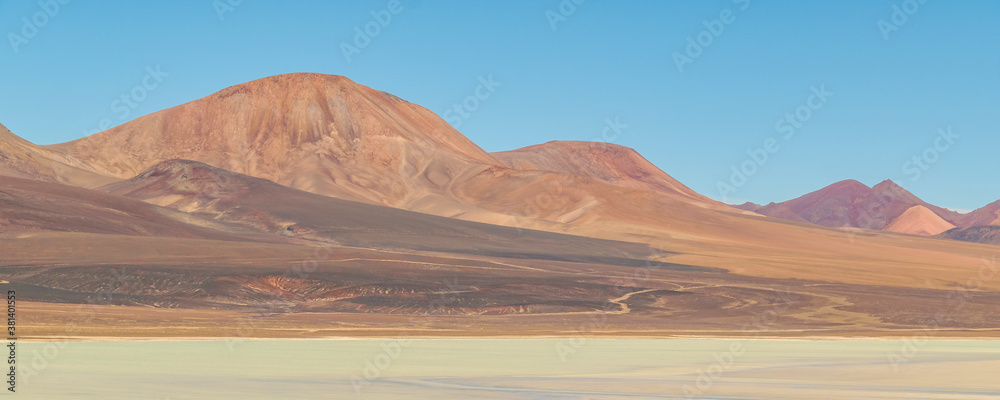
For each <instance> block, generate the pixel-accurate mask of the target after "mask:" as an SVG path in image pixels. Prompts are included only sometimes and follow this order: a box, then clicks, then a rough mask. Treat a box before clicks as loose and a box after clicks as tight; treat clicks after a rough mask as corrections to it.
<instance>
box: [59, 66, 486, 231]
mask: <svg viewBox="0 0 1000 400" xmlns="http://www.w3.org/2000/svg"><path fill="white" fill-rule="evenodd" d="M45 148H46V149H48V150H51V151H53V152H56V153H60V154H64V155H66V156H68V157H73V158H76V159H79V160H82V161H83V162H85V163H86V164H87V165H90V166H93V167H94V168H96V169H97V170H98V171H100V172H101V173H103V174H106V175H109V176H114V177H118V178H121V179H128V178H131V177H133V176H135V175H137V174H139V173H141V172H143V171H145V170H146V169H148V168H150V167H152V166H153V165H155V164H157V163H159V162H162V161H166V160H171V159H187V160H194V161H200V162H204V163H206V164H209V165H212V166H215V167H218V168H222V169H226V170H229V171H234V172H239V173H243V174H247V175H250V176H255V177H259V178H263V179H267V180H271V181H274V182H277V183H279V184H282V185H286V186H289V187H293V188H296V189H301V190H305V191H309V192H313V193H317V194H322V195H326V196H332V197H338V198H343V199H351V200H360V201H366V202H369V203H373V204H384V205H391V206H397V207H402V208H410V207H411V206H412V203H414V202H419V201H421V199H424V198H427V197H437V198H438V199H437V201H438V202H444V201H448V200H449V198H450V196H448V194H447V192H448V186H449V185H450V183H451V181H452V180H453V179H454V178H455V177H456V176H458V175H460V174H462V173H463V171H465V170H467V169H469V168H470V167H472V166H480V165H498V164H499V162H498V161H497V160H495V159H494V158H493V157H492V156H490V155H489V154H487V153H486V152H485V151H483V150H482V149H480V148H479V147H478V146H476V145H475V144H474V143H472V142H471V141H469V140H468V139H466V138H465V137H464V136H463V135H462V134H460V133H458V131H456V130H455V129H454V128H452V127H451V126H450V125H449V124H448V123H447V122H445V121H444V120H442V119H441V118H439V117H438V116H437V115H435V114H434V113H433V112H431V111H429V110H427V109H425V108H423V107H420V106H417V105H415V104H412V103H409V102H406V101H403V100H401V99H399V98H398V97H396V96H393V95H391V94H388V93H385V92H381V91H377V90H374V89H371V88H369V87H366V86H362V85H359V84H356V83H354V82H353V81H351V80H349V79H347V78H345V77H341V76H334V75H321V74H305V73H302V74H288V75H278V76H273V77H269V78H263V79H259V80H255V81H252V82H249V83H245V84H240V85H236V86H233V87H230V88H227V89H224V90H222V91H219V92H217V93H215V94H212V95H210V96H208V97H205V98H202V99H199V100H195V101H192V102H190V103H186V104H182V105H180V106H177V107H173V108H170V109H167V110H163V111H160V112H156V113H153V114H150V115H146V116H143V117H140V118H138V119H136V120H134V121H131V122H129V123H125V124H122V125H120V126H118V127H115V128H112V129H109V130H107V131H104V132H100V133H97V134H94V135H91V136H88V137H85V138H82V139H79V140H75V141H72V142H68V143H62V144H58V145H52V146H45ZM454 207H455V208H456V209H461V208H462V206H461V205H459V204H455V205H454ZM456 212H457V210H456Z"/></svg>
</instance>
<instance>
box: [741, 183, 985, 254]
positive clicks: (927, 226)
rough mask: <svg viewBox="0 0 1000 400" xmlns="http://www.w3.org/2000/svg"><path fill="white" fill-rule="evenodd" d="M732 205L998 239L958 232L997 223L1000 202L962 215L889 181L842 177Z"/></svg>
mask: <svg viewBox="0 0 1000 400" xmlns="http://www.w3.org/2000/svg"><path fill="white" fill-rule="evenodd" d="M735 207H737V208H739V209H741V210H746V211H752V212H755V213H758V214H761V215H766V216H770V217H774V218H781V219H786V220H790V221H799V222H809V223H813V224H817V225H822V226H827V227H833V228H844V227H849V228H862V229H873V230H884V231H889V232H898V233H907V234H913V235H923V236H935V235H942V234H944V235H942V237H946V238H952V239H959V240H970V241H977V242H984V243H996V242H994V241H992V240H991V239H990V237H991V236H990V235H985V236H983V235H977V234H971V233H969V234H963V233H962V232H971V231H969V230H970V229H973V228H978V227H983V226H990V225H1000V201H997V202H994V203H991V204H989V205H986V206H985V207H983V208H980V209H978V210H975V211H972V212H970V213H966V214H963V213H959V212H956V211H952V210H949V209H946V208H942V207H938V206H935V205H933V204H929V203H927V202H925V201H923V200H921V199H920V198H919V197H917V196H916V195H914V194H913V193H910V192H909V191H907V190H906V189H904V188H903V187H901V186H899V185H898V184H896V183H895V182H893V181H891V180H886V181H883V182H881V183H879V184H877V185H875V186H874V187H868V186H867V185H865V184H863V183H861V182H858V181H855V180H846V181H841V182H837V183H834V184H832V185H830V186H827V187H825V188H822V189H820V190H817V191H815V192H812V193H809V194H806V195H804V196H802V197H799V198H796V199H792V200H788V201H785V202H782V203H770V204H768V205H764V206H762V205H759V204H755V203H751V202H747V203H744V204H740V205H737V206H735ZM977 230H978V229H977ZM946 232H947V233H946ZM977 238H979V239H977Z"/></svg>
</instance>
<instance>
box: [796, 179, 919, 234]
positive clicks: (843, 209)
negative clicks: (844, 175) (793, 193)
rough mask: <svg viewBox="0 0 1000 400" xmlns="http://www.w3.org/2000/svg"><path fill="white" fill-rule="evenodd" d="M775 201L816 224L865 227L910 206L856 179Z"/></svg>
mask: <svg viewBox="0 0 1000 400" xmlns="http://www.w3.org/2000/svg"><path fill="white" fill-rule="evenodd" d="M779 204H781V205H783V206H785V207H787V208H788V209H789V210H791V211H792V212H793V213H795V214H796V215H798V216H800V217H802V218H803V219H805V220H806V221H809V222H812V223H814V224H817V225H822V226H829V227H855V228H865V229H882V228H884V227H885V226H886V225H887V224H888V223H889V222H890V221H892V220H893V219H895V218H896V217H898V216H899V215H900V214H902V213H903V212H904V211H906V209H908V208H910V206H911V204H908V203H906V202H903V201H900V200H898V199H896V198H893V197H890V196H883V195H880V193H879V192H877V191H875V190H873V189H872V188H870V187H868V186H866V185H864V184H863V183H861V182H858V181H856V180H846V181H841V182H837V183H835V184H833V185H830V186H827V187H825V188H823V189H820V190H817V191H815V192H812V193H809V194H807V195H805V196H802V197H799V198H797V199H793V200H789V201H786V202H783V203H779Z"/></svg>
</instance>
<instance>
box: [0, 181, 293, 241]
mask: <svg viewBox="0 0 1000 400" xmlns="http://www.w3.org/2000/svg"><path fill="white" fill-rule="evenodd" d="M40 232H74V233H90V234H101V235H129V236H152V237H160V238H162V237H174V238H194V239H212V240H226V241H264V242H278V243H280V242H287V240H283V239H282V238H280V237H272V236H271V235H262V234H260V233H258V232H255V231H252V230H249V229H245V228H243V227H240V226H238V225H234V224H228V223H225V222H222V221H216V220H213V219H207V218H202V217H199V216H195V215H191V214H187V213H183V212H178V211H175V210H171V209H169V208H164V207H159V206H156V205H153V204H149V203H146V202H143V201H139V200H135V199H130V198H125V197H121V196H114V195H111V194H107V193H102V192H99V191H95V190H90V189H84V188H79V187H75V186H68V185H63V184H58V183H53V182H43V181H36V180H29V179H21V178H12V177H6V176H0V233H3V234H6V235H14V236H21V235H31V234H36V233H40Z"/></svg>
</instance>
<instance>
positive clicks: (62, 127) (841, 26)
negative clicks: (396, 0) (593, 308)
mask: <svg viewBox="0 0 1000 400" xmlns="http://www.w3.org/2000/svg"><path fill="white" fill-rule="evenodd" d="M59 1H60V0H52V4H58V5H59V9H58V10H55V7H53V6H52V5H50V4H49V3H47V2H46V1H45V0H43V1H42V3H38V2H36V1H3V2H0V32H2V33H4V34H5V38H6V39H7V40H6V41H5V42H4V43H2V44H0V74H2V76H3V79H2V80H0V123H3V124H4V125H6V126H7V127H8V128H10V129H11V130H13V131H14V132H15V133H17V134H19V135H21V136H23V137H25V138H27V139H28V140H31V141H33V142H35V143H41V144H49V143H57V142H62V141H67V140H72V139H76V138H79V137H81V136H84V135H86V134H88V133H89V132H92V131H95V130H98V129H100V126H101V124H102V121H103V122H104V124H105V125H107V124H111V125H117V124H120V123H122V122H125V121H127V120H131V119H134V118H136V117H139V116H141V115H144V114H148V113H151V112H155V111H158V110H161V109H164V108H168V107H171V106H174V105H178V104H181V103H184V102H187V101H190V100H194V99H197V98H199V97H203V96H206V95H209V94H211V93H213V92H215V91H217V90H219V89H222V88H224V87H227V86H230V85H234V84H238V83H241V82H245V81H249V80H253V79H257V78H261V77H265V76H269V75H275V74H282V73H289V72H320V73H329V74H338V75H345V76H347V77H349V78H351V79H353V80H354V81H356V82H359V83H362V84H365V85H368V86H371V87H374V88H376V89H380V90H385V91H388V92H391V93H393V94H396V95H398V96H400V97H402V98H404V99H407V100H410V101H412V102H415V103H418V104H420V105H423V106H425V107H428V108H429V109H431V110H433V111H435V112H437V113H439V114H442V115H444V114H445V113H446V112H447V110H449V109H452V108H453V107H454V106H455V105H456V104H461V103H463V102H464V101H465V100H466V99H467V97H468V96H470V95H473V94H474V93H475V90H476V88H477V85H479V84H480V80H481V79H487V80H488V79H490V78H492V80H493V81H495V82H497V83H499V84H500V86H498V87H496V88H495V91H493V92H492V93H490V95H489V97H488V98H485V99H483V100H481V101H479V102H478V103H479V104H478V106H477V107H476V108H475V109H474V110H472V111H471V112H467V113H466V114H467V115H468V117H463V118H462V119H461V120H460V122H459V121H456V119H455V118H450V119H449V120H450V121H452V122H456V123H459V124H460V126H459V130H460V131H462V132H463V133H464V134H465V135H466V136H468V137H469V138H471V139H472V140H473V141H475V142H476V143H478V144H479V145H480V146H482V147H483V148H485V149H486V150H488V151H500V150H508V149H514V148H518V147H523V146H527V145H531V144H536V143H541V142H545V141H549V140H605V141H611V142H614V143H618V144H622V145H625V146H629V147H633V148H635V149H637V150H638V151H639V152H641V153H642V154H643V155H644V156H646V158H648V159H649V160H650V161H652V162H654V163H655V164H657V165H658V166H659V167H661V168H662V169H663V170H665V171H666V172H667V173H669V174H671V175H672V176H674V177H676V178H677V179H679V180H680V181H682V182H684V183H685V184H687V185H688V186H690V187H692V188H693V189H695V190H697V191H699V192H701V193H704V194H706V195H709V196H711V197H714V198H717V199H723V198H724V199H725V200H727V201H729V202H737V201H745V200H751V201H755V202H759V203H767V202H770V201H783V200H787V199H789V198H793V197H797V196H799V195H802V194H804V193H806V192H809V191H812V190H816V189H818V188H820V187H822V186H825V185H827V184H830V183H833V182H835V181H839V180H843V179H857V180H860V181H862V182H864V183H866V184H869V185H874V184H876V183H878V182H880V181H882V180H884V179H893V180H895V181H897V182H898V183H900V184H901V185H903V186H904V187H906V188H907V189H910V190H911V191H913V192H914V193H916V194H917V195H918V196H921V197H923V198H924V199H925V200H927V201H929V202H932V203H935V204H939V205H941V206H945V207H951V208H955V209H966V210H967V209H974V208H978V207H981V206H983V205H985V204H987V203H990V202H992V201H996V200H997V199H1000V187H998V186H997V185H996V182H997V179H996V171H997V169H998V167H1000V161H998V158H997V157H996V156H997V149H998V148H1000V135H997V127H998V126H1000V112H998V110H997V106H998V105H1000V101H998V99H997V94H998V93H1000V51H998V49H1000V24H998V23H997V22H996V21H995V18H996V15H998V12H1000V2H996V1H987V0H979V1H963V2H938V1H927V2H925V3H923V4H921V3H919V1H918V0H910V1H884V0H874V1H860V0H855V1H838V2H818V1H808V2H791V1H787V2H764V1H760V0H749V1H744V0H737V1H733V0H713V1H697V2H695V1H687V2H681V1H614V2H612V1H607V0H603V1H601V0H586V1H582V2H580V0H575V1H576V2H580V4H576V2H574V0H551V1H550V0H543V1H514V0H509V1H431V0H416V1H404V2H402V3H401V4H399V5H396V7H394V8H393V10H394V11H398V12H397V13H393V12H391V11H389V10H388V8H390V5H394V4H391V2H390V1H387V0H376V1H352V2H340V1H337V2H330V1H284V2H276V1H269V2H264V1H259V0H243V1H242V2H240V1H237V0H218V1H216V2H213V0H200V1H193V0H191V1H172V2H113V3H112V2H86V1H76V0H73V1H69V2H68V3H66V4H61V3H60V2H59ZM61 1H66V0H61ZM230 3H232V4H235V5H230ZM45 4H49V5H45ZM220 5H225V7H220ZM569 5H573V7H569ZM914 5H916V7H914ZM560 7H561V8H560ZM894 7H895V8H894ZM896 8H898V9H899V11H898V12H897V11H896ZM904 8H905V10H904ZM46 9H47V10H48V11H46ZM383 10H385V11H384V12H383ZM220 12H221V16H220ZM373 12H374V13H375V15H381V16H382V20H383V21H384V20H385V17H384V16H385V15H386V14H388V15H390V16H391V19H390V20H389V21H388V23H387V24H385V26H381V25H379V26H378V29H377V31H378V32H377V35H373V36H372V37H370V38H369V39H370V40H369V42H368V43H367V45H366V46H364V47H361V46H357V43H355V37H356V36H357V34H356V31H355V28H356V27H357V28H359V29H361V30H364V29H365V26H366V25H369V24H370V23H371V24H378V21H377V18H376V17H375V16H373V14H372V13H373ZM39 13H46V14H44V15H40V14H39ZM894 13H895V14H896V15H895V20H894V19H893V17H894ZM903 16H905V18H904V17H903ZM22 18H23V19H22ZM26 20H27V21H28V25H29V26H27V27H25V21H26ZM716 20H718V22H715V21H716ZM880 20H881V21H884V23H883V24H882V25H881V26H880V24H879V21H880ZM706 23H707V24H706ZM720 28H721V29H720ZM35 30H37V32H35ZM369 30H370V31H371V32H375V31H376V29H375V27H374V25H371V26H369ZM713 31H714V33H713ZM886 33H887V35H886ZM689 37H690V38H691V40H692V41H693V42H694V43H698V41H699V39H700V40H701V43H702V44H707V45H704V46H703V45H701V44H697V45H691V44H690V43H691V42H689V41H688V38H689ZM21 39H23V40H21ZM360 43H361V44H364V40H363V39H362V42H360ZM344 44H348V45H352V46H355V47H357V48H358V52H353V53H351V54H350V55H349V56H350V57H349V58H350V59H348V57H346V56H345V53H344V51H343V45H344ZM15 49H16V51H15ZM679 56H683V57H687V59H686V60H687V61H690V62H684V60H685V59H684V58H678V57H679ZM679 59H680V60H682V62H683V64H682V69H681V68H678V62H677V60H679ZM157 67H158V68H159V70H160V71H161V73H160V76H159V77H158V78H159V79H155V78H156V77H153V79H149V78H146V76H147V75H149V72H148V71H149V69H152V70H155V69H156V68H157ZM147 68H149V69H147ZM144 79H145V82H146V85H147V87H149V88H152V89H145V88H144V89H139V90H134V89H136V86H140V85H142V84H143V82H144ZM814 91H815V92H820V91H822V92H826V93H829V94H830V95H827V96H824V97H825V101H820V99H819V98H818V97H816V96H813V97H812V98H810V96H811V95H812V94H813V93H814ZM123 95H125V96H126V97H127V98H128V99H129V100H131V101H130V102H129V103H125V102H123V101H122V100H121V97H122V96H123ZM132 95H137V97H132ZM484 97H485V96H484ZM139 99H141V101H135V100H139ZM116 101H117V102H116ZM469 104H472V103H469ZM810 105H811V106H812V107H810ZM467 111H468V110H467ZM454 115H457V114H453V115H452V117H454ZM788 115H790V116H791V118H792V121H789V120H787V118H788ZM615 120H617V122H618V124H619V128H618V129H617V130H615V129H606V128H608V126H609V121H615ZM779 120H784V122H779ZM793 124H794V126H798V128H796V129H795V130H794V134H793V135H791V136H790V137H786V136H787V134H788V133H789V131H788V129H789V128H788V127H789V126H793ZM612 125H613V124H612ZM948 129H951V135H950V136H949V137H950V139H949V140H936V138H938V137H940V135H941V134H940V133H939V130H943V131H947V130H948ZM956 136H957V137H956ZM769 140H770V141H769ZM765 144H768V145H769V146H767V147H768V148H769V149H770V150H773V151H772V152H767V150H763V151H764V152H766V153H767V160H766V161H763V157H762V153H761V152H760V151H756V149H761V148H764V147H765ZM935 145H937V148H935ZM748 150H749V151H750V154H748ZM913 157H918V160H917V161H919V164H918V163H917V162H915V161H914V160H913ZM921 164H922V166H921ZM734 167H735V168H736V170H740V169H741V167H742V169H743V171H741V172H739V173H734V172H733V168H734ZM916 171H920V172H919V175H918V173H917V172H916ZM745 172H751V173H749V174H745ZM734 175H736V176H734ZM744 178H745V179H744ZM720 184H722V185H720ZM727 185H728V186H727Z"/></svg>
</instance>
